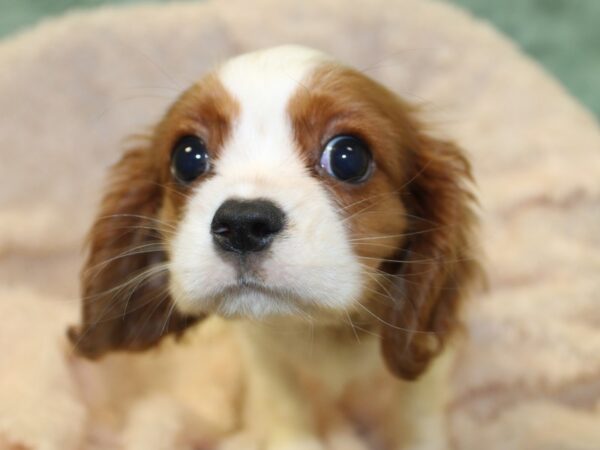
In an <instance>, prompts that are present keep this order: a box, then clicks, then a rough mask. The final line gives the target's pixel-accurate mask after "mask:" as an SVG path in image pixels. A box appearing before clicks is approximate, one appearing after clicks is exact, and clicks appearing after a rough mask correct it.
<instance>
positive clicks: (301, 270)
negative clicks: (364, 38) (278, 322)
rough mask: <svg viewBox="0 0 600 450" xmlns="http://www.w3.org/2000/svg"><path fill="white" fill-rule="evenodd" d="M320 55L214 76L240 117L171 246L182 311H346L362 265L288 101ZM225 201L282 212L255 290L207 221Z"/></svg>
mask: <svg viewBox="0 0 600 450" xmlns="http://www.w3.org/2000/svg"><path fill="white" fill-rule="evenodd" d="M325 59H326V56H324V55H322V54H321V53H319V52H317V51H314V50H310V49H306V48H303V47H292V46H285V47H277V48H274V49H270V50H266V51H261V52H256V53H251V54H246V55H242V56H240V57H237V58H235V59H233V60H231V61H229V62H228V63H226V64H225V65H224V66H223V67H221V68H220V70H219V71H218V72H217V74H218V76H219V78H220V80H221V82H222V83H223V85H224V87H225V88H226V90H227V91H228V92H229V94H230V95H231V96H232V97H233V98H235V100H236V101H237V102H238V103H239V105H240V114H239V117H238V118H237V120H236V122H235V124H234V125H233V130H232V134H231V137H230V139H229V140H228V142H226V143H225V144H224V148H223V150H222V152H221V156H220V157H219V159H218V160H217V161H215V162H214V169H215V173H216V175H215V176H214V177H212V178H210V179H209V180H207V181H205V182H203V183H201V184H200V185H199V187H198V188H197V189H196V190H195V191H194V192H193V193H192V195H191V199H190V201H189V202H188V205H187V210H186V212H185V216H184V218H183V220H182V222H181V225H180V227H179V229H178V232H177V234H176V237H175V239H174V240H173V243H172V249H171V252H172V255H171V256H172V258H171V260H172V267H171V274H172V282H171V290H172V292H173V294H174V298H175V299H176V302H177V306H178V308H180V309H181V310H182V311H184V312H187V313H199V312H216V313H218V314H221V315H224V316H245V317H255V318H256V317H265V316H272V315H275V316H278V315H295V316H298V315H302V313H310V312H311V311H313V310H334V311H336V310H344V309H347V308H348V307H349V306H350V305H351V304H352V303H353V301H354V300H355V299H357V298H359V297H360V294H361V290H362V275H361V266H360V263H359V262H358V260H357V258H356V256H355V255H354V253H353V252H352V249H351V246H350V244H349V242H348V236H347V232H346V230H345V228H344V224H343V221H342V218H341V217H340V215H339V214H338V213H337V212H336V208H335V205H334V203H333V202H332V200H331V199H330V198H329V197H328V194H327V192H326V190H325V189H324V187H323V186H321V184H320V182H319V181H318V180H316V179H315V178H314V177H312V176H311V175H310V174H309V173H308V171H307V170H306V166H305V162H304V161H303V160H302V158H301V156H300V152H299V150H298V148H297V144H296V143H295V142H294V140H293V135H292V126H291V123H290V119H289V117H288V114H287V105H288V102H289V100H290V99H291V98H292V96H293V95H294V93H295V92H296V91H297V90H298V89H303V88H304V87H303V85H302V82H303V80H305V79H306V77H307V76H308V75H310V73H311V72H312V71H313V70H314V69H315V67H317V66H318V65H319V64H320V63H322V62H323V61H324V60H325ZM230 198H242V199H255V198H264V199H268V200H271V201H273V202H274V203H275V204H277V205H278V206H279V207H281V208H282V209H283V210H284V212H285V214H286V220H287V223H286V228H285V230H284V233H283V234H282V235H280V236H277V237H276V239H275V241H274V242H273V245H272V247H271V249H270V251H269V253H268V254H267V255H264V256H265V257H264V258H263V259H262V260H261V261H260V270H259V272H260V274H259V275H257V276H251V278H252V281H258V282H259V284H260V286H261V287H260V289H258V290H257V289H249V288H247V289H245V290H243V291H242V290H240V288H239V287H238V282H239V277H240V274H238V273H237V271H236V269H235V268H234V266H233V264H232V263H231V261H227V260H225V259H224V258H222V256H221V255H219V254H217V252H216V251H215V248H214V244H213V241H212V236H211V234H210V223H211V221H212V218H213V216H214V213H215V211H216V210H217V209H218V208H219V206H220V205H221V204H222V203H223V202H224V201H226V200H227V199H230Z"/></svg>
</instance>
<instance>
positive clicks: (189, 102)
mask: <svg viewBox="0 0 600 450" xmlns="http://www.w3.org/2000/svg"><path fill="white" fill-rule="evenodd" d="M237 109H238V108H237V105H236V103H235V102H234V101H233V100H232V99H231V98H230V97H229V96H228V95H227V92H226V91H225V89H224V88H223V86H222V85H221V84H220V82H219V81H218V79H217V78H216V77H215V76H213V75H210V76H208V77H206V78H205V79H203V80H202V81H201V82H200V83H198V84H197V85H195V86H193V87H192V88H190V89H189V90H188V91H186V92H185V93H184V94H183V95H182V96H181V97H180V98H179V99H178V100H177V102H176V103H175V104H174V105H173V106H172V107H171V109H170V110H169V112H168V113H167V114H166V116H165V118H164V119H163V120H162V121H161V123H160V124H159V125H158V126H157V127H156V128H155V131H154V134H153V136H152V138H151V139H150V142H149V143H148V145H145V146H143V147H139V148H136V149H133V150H130V151H128V152H127V153H126V154H125V155H124V156H123V158H122V159H121V160H120V161H119V162H118V163H117V164H116V165H115V166H114V167H113V168H112V170H111V174H110V175H111V176H110V178H109V182H108V186H107V189H106V193H105V195H104V198H103V200H102V204H101V207H100V212H99V214H98V217H97V219H96V222H95V223H94V225H93V226H92V229H91V230H90V233H89V238H88V248H89V255H88V258H87V261H86V264H85V266H84V268H83V271H82V277H81V280H82V296H83V317H82V325H81V326H79V327H77V328H71V329H70V330H69V336H70V338H71V340H72V342H73V343H74V344H75V346H76V348H77V350H78V351H79V352H80V353H81V354H82V355H84V356H87V357H92V358H94V357H98V356H101V355H102V354H104V353H106V352H108V351H110V350H119V349H120V350H142V349H145V348H148V347H150V346H153V345H155V344H156V343H157V342H158V341H159V340H160V339H161V338H162V337H163V336H165V335H167V334H169V333H175V334H180V333H181V332H182V331H183V330H184V329H185V328H187V327H188V326H189V325H190V324H192V323H194V322H195V321H197V320H198V319H197V318H190V317H184V316H182V315H181V314H179V313H178V312H177V311H176V310H175V308H174V305H173V302H172V300H171V298H170V296H169V292H168V289H167V287H168V272H167V271H166V270H163V271H160V272H158V273H156V274H154V275H152V276H149V277H144V278H139V276H138V275H139V274H141V273H142V272H144V271H145V270H146V269H149V268H152V267H153V266H155V265H157V264H161V263H165V262H166V261H167V253H166V249H165V242H166V240H167V239H168V237H169V235H171V234H172V233H173V227H175V226H176V223H177V221H178V218H179V217H180V215H181V210H182V208H183V205H184V199H185V194H186V191H187V190H188V189H189V188H190V186H183V185H181V184H180V183H178V182H177V181H176V180H174V179H173V177H172V175H171V172H170V159H171V152H172V148H173V146H174V145H175V143H176V142H177V141H178V140H179V139H180V138H181V137H183V136H185V135H190V134H195V135H197V136H199V137H201V138H202V139H203V140H204V141H205V142H206V143H207V146H208V149H209V152H210V153H211V157H213V158H216V157H217V156H218V153H219V151H220V149H221V147H222V146H223V144H224V142H225V141H226V139H227V137H228V135H229V133H230V130H231V124H232V122H233V121H234V119H235V116H236V114H237ZM204 178H205V176H204V177H200V179H199V180H197V181H195V183H198V182H202V179H204ZM138 280H139V282H138ZM120 286H123V287H120Z"/></svg>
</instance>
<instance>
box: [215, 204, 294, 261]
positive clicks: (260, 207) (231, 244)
mask: <svg viewBox="0 0 600 450" xmlns="http://www.w3.org/2000/svg"><path fill="white" fill-rule="evenodd" d="M284 224H285V214H284V213H283V211H282V210H281V209H279V208H278V207H277V206H276V205H275V204H274V203H272V202H270V201H268V200H227V201H225V202H224V203H223V204H222V205H221V206H220V207H219V209H217V212H216V213H215V216H214V217H213V220H212V224H211V226H210V231H211V233H212V235H213V239H214V241H215V243H216V244H217V245H218V246H219V247H220V248H221V249H223V250H225V251H228V252H235V253H248V252H259V251H261V250H264V249H265V248H267V247H268V246H269V244H270V243H271V242H272V241H273V238H274V237H275V235H277V234H278V233H279V232H280V231H281V230H282V229H283V226H284Z"/></svg>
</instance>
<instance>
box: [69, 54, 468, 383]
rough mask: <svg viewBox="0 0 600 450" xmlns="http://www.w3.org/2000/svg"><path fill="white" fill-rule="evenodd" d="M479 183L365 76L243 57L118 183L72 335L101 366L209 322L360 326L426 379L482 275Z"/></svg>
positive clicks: (308, 58)
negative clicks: (356, 321)
mask: <svg viewBox="0 0 600 450" xmlns="http://www.w3.org/2000/svg"><path fill="white" fill-rule="evenodd" d="M469 177H470V174H469V166H468V163H467V162H466V160H465V159H464V157H463V156H462V154H461V152H460V151H459V150H458V149H457V148H456V147H454V146H453V145H452V144H449V143H447V142H443V141H439V140H436V139H433V138H431V137H429V136H428V135H427V134H426V133H425V132H424V130H423V127H422V126H421V125H420V123H418V121H417V120H416V119H415V117H414V111H413V109H412V108H411V107H410V106H409V105H407V104H406V103H404V102H403V101H401V100H400V99H399V98H398V97H396V96H395V95H394V94H393V93H392V92H390V91H388V90H387V89H386V88H384V87H383V86H381V85H379V84H377V83H375V82H374V81H372V80H370V79H369V78H367V77H366V76H364V75H363V74H361V73H359V72H357V71H354V70H352V69H350V68H347V67H344V66H341V65H339V64H337V63H335V62H334V61H332V60H330V59H329V58H328V57H327V56H325V55H323V54H321V53H319V52H316V51H313V50H309V49H305V48H301V47H279V48H275V49H271V50H266V51H262V52H257V53H252V54H247V55H243V56H240V57H237V58H234V59H232V60H230V61H229V62H227V63H225V64H224V65H223V66H221V67H220V68H219V69H217V70H216V71H215V72H213V73H211V74H209V75H208V76H206V77H205V78H203V79H202V80H200V81H199V82H198V83H197V84H196V85H194V86H192V87H191V88H190V89H189V90H188V91H187V92H185V93H184V94H183V95H182V96H181V97H180V98H179V99H178V100H177V101H176V102H175V104H174V105H173V106H172V107H171V109H170V110H169V111H168V112H167V114H166V115H165V117H164V119H163V120H162V121H161V123H160V124H159V125H158V126H157V127H156V129H155V131H154V133H153V136H152V137H151V139H150V140H149V142H148V144H146V145H144V146H143V147H140V148H137V149H134V150H131V151H129V152H128V153H126V154H125V156H124V157H123V158H122V159H121V161H120V162H118V163H117V165H116V166H115V167H114V168H113V172H112V178H111V180H110V182H109V186H108V191H107V193H106V195H105V197H104V200H103V203H102V207H101V212H100V214H99V217H98V219H97V221H96V223H95V224H94V226H93V228H92V231H91V234H90V240H89V242H90V254H89V257H88V261H87V263H86V267H85V268H84V272H83V277H82V280H83V283H82V284H83V296H84V303H83V324H82V326H81V327H79V328H76V329H72V330H71V332H70V336H71V338H72V340H73V342H74V343H76V345H77V347H78V349H79V351H80V352H81V353H82V354H84V355H87V356H90V357H96V356H99V355H101V354H103V353H105V352H107V351H109V350H113V349H144V348H147V347H150V346H152V345H154V344H155V343H157V342H158V341H159V340H160V338H161V337H162V336H164V335H166V334H168V333H176V334H179V333H180V332H181V331H182V330H184V329H185V328H186V327H187V326H189V325H190V324H192V323H194V322H195V321H197V320H199V319H201V318H202V317H204V316H206V315H207V314H219V315H222V316H225V317H237V318H251V319H254V320H257V319H258V320H260V319H264V318H268V317H273V316H288V317H300V318H310V320H313V321H316V322H321V323H325V324H331V323H345V322H346V323H347V322H348V317H350V316H354V317H360V318H361V319H360V320H365V321H367V322H371V324H372V325H373V326H377V327H379V328H380V330H381V332H380V334H381V341H382V350H383V355H384V358H385V360H386V362H387V363H388V367H389V368H390V369H391V370H392V371H393V372H394V373H396V374H397V375H399V376H401V377H404V378H414V377H415V376H417V375H418V374H419V373H420V372H421V371H422V370H423V369H424V368H425V367H426V366H427V362H428V361H429V359H430V358H431V357H432V356H433V355H435V354H436V353H437V352H438V351H439V350H440V347H441V343H442V338H443V337H444V336H445V335H446V334H447V333H448V332H449V330H450V329H451V328H452V326H453V323H454V321H455V316H456V311H457V306H458V303H459V300H460V299H461V298H462V297H463V295H464V291H465V288H466V287H467V286H468V284H469V281H470V279H471V278H472V277H473V274H474V272H475V268H476V265H475V264H474V263H473V260H472V257H471V255H470V254H469V249H470V246H471V242H470V239H471V228H472V224H473V214H472V212H471V209H470V203H471V201H472V198H471V195H470V194H469V192H468V191H467V190H466V188H465V182H466V181H468V179H469Z"/></svg>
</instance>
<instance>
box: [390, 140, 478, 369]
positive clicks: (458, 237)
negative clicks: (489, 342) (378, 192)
mask: <svg viewBox="0 0 600 450" xmlns="http://www.w3.org/2000/svg"><path fill="white" fill-rule="evenodd" d="M412 153H413V154H412V167H411V170H410V171H409V173H408V175H407V176H408V181H407V182H406V183H407V184H405V185H403V186H402V187H401V192H402V195H403V199H402V200H403V202H404V205H405V207H406V209H407V218H408V223H409V226H408V230H406V241H405V243H404V247H403V248H402V249H401V251H400V253H399V254H398V255H397V259H398V260H400V261H402V262H401V265H400V268H399V269H393V270H392V271H393V272H394V275H397V276H395V277H394V281H393V284H392V286H391V294H392V298H394V299H395V301H394V302H393V303H392V304H389V305H388V306H387V311H386V312H384V314H385V315H386V322H387V324H388V325H383V326H382V351H383V355H384V359H385V361H386V363H387V366H388V368H389V369H390V370H391V371H392V372H393V373H394V374H395V375H397V376H398V377H400V378H404V379H407V380H412V379H415V378H416V377H418V376H419V375H420V374H421V373H422V372H423V371H424V370H425V369H426V368H427V366H428V363H429V362H430V360H431V359H432V358H433V357H434V356H436V355H437V354H438V353H439V352H440V351H441V350H442V348H443V344H444V340H445V338H446V337H447V336H448V335H449V334H450V333H451V331H452V330H453V328H455V327H456V325H457V313H458V308H459V304H460V302H461V299H463V297H464V296H465V295H466V293H467V291H468V290H469V287H470V286H471V284H472V281H474V279H475V278H477V277H476V275H477V274H478V273H479V266H478V264H477V263H476V261H475V259H474V257H473V254H472V250H473V242H472V240H473V228H474V225H475V216H474V214H473V211H472V204H473V203H474V198H473V196H472V194H471V193H470V192H469V190H468V187H467V184H468V183H469V182H470V181H471V171H470V166H469V163H468V161H467V160H466V159H465V157H464V156H463V154H462V152H461V151H460V150H459V149H458V148H457V147H455V146H454V145H452V144H450V143H447V142H442V141H437V140H435V139H432V138H429V137H427V136H418V137H417V138H415V142H414V143H413V150H412Z"/></svg>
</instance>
